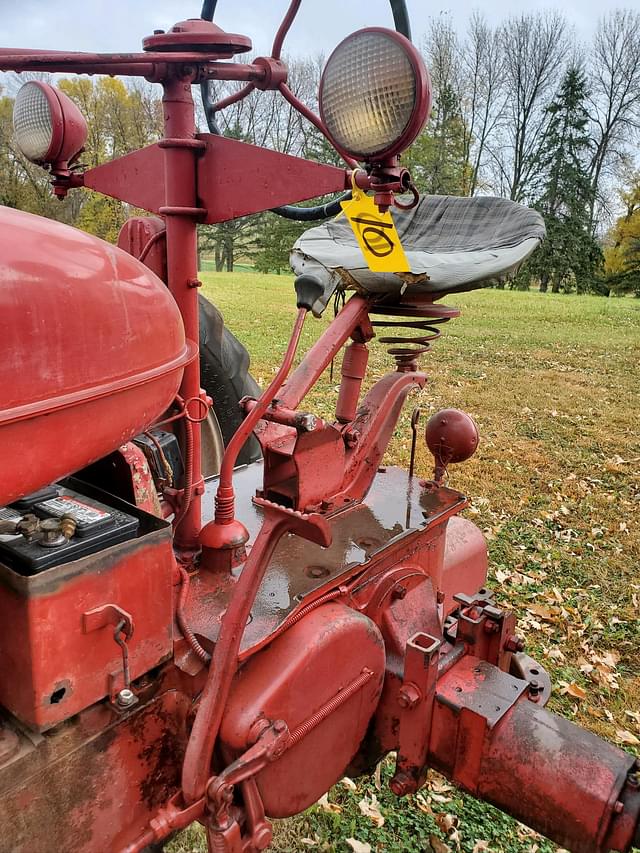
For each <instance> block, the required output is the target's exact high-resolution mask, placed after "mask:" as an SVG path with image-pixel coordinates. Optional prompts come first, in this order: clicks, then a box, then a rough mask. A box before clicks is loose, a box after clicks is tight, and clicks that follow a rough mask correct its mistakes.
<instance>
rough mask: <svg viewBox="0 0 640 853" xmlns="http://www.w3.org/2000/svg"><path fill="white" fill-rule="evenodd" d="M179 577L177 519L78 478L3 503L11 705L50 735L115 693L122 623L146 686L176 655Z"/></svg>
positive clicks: (2, 693)
mask: <svg viewBox="0 0 640 853" xmlns="http://www.w3.org/2000/svg"><path fill="white" fill-rule="evenodd" d="M70 520H71V521H70ZM58 522H60V523H58ZM16 525H20V526H19V528H18V532H16ZM20 531H23V532H20ZM62 531H63V532H64V533H65V535H62ZM24 534H26V535H24ZM44 539H48V542H47V543H46V544H43V540H44ZM174 582H175V557H174V555H173V546H172V535H171V524H170V523H169V522H167V521H165V520H164V519H162V518H157V517H156V516H154V515H151V514H150V513H147V512H144V511H143V510H141V509H140V508H139V507H137V506H135V505H133V504H130V503H128V502H126V501H124V500H122V499H120V498H117V497H115V496H113V495H111V494H107V493H105V492H102V491H101V490H99V489H97V488H95V487H94V486H92V485H89V484H87V483H84V482H82V481H80V480H78V479H74V478H69V479H68V480H65V481H63V482H62V483H61V484H57V485H54V486H51V487H48V488H46V489H42V490H41V491H39V492H37V493H35V494H32V495H29V496H28V497H27V498H23V499H22V500H20V501H17V502H16V503H13V504H11V505H10V506H7V507H3V508H1V509H0V705H2V706H3V707H4V708H5V709H6V710H7V711H9V712H10V713H11V714H13V715H14V716H15V717H17V718H18V719H19V720H20V721H21V722H22V723H23V724H26V725H27V726H29V727H30V728H33V729H36V730H38V731H45V730H47V729H49V728H51V727H52V726H55V725H57V724H59V723H61V722H63V721H64V720H67V719H69V718H70V717H72V716H74V715H75V714H77V713H78V712H80V711H83V710H84V709H86V708H89V707H90V706H91V705H93V704H95V703H96V702H99V701H101V700H103V699H105V698H108V697H111V698H113V697H114V696H115V695H116V694H117V692H118V691H119V690H121V689H122V688H123V687H125V686H127V685H126V681H125V678H126V676H125V662H124V657H123V648H122V645H121V644H120V643H119V642H118V640H122V636H121V635H118V630H119V627H118V626H120V627H122V625H127V627H128V628H130V631H129V632H128V637H127V639H126V653H127V657H128V669H129V674H130V679H131V681H132V688H133V689H134V690H135V680H136V679H138V678H140V677H141V676H142V675H144V674H145V673H147V672H149V670H151V669H153V668H154V667H156V666H158V665H159V664H160V663H162V661H164V660H166V659H167V658H168V657H170V655H171V653H172V649H173V636H172V631H173V584H174ZM123 620H124V622H123Z"/></svg>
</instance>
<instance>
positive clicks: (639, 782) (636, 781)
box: [627, 761, 640, 788]
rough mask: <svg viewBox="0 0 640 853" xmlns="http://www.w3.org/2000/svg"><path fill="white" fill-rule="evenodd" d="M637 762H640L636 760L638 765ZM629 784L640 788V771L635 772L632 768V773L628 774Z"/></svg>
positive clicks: (631, 786)
mask: <svg viewBox="0 0 640 853" xmlns="http://www.w3.org/2000/svg"><path fill="white" fill-rule="evenodd" d="M637 764H638V762H637V761H636V765H637ZM627 785H628V786H629V787H630V788H640V773H638V772H637V771H636V772H634V771H633V770H632V771H631V773H629V775H628V776H627Z"/></svg>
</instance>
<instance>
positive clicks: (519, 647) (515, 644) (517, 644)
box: [504, 634, 525, 652]
mask: <svg viewBox="0 0 640 853" xmlns="http://www.w3.org/2000/svg"><path fill="white" fill-rule="evenodd" d="M524 647H525V642H524V637H518V635H517V634H512V635H511V636H510V637H509V638H508V640H507V642H506V643H505V644H504V648H505V651H507V652H523V651H524Z"/></svg>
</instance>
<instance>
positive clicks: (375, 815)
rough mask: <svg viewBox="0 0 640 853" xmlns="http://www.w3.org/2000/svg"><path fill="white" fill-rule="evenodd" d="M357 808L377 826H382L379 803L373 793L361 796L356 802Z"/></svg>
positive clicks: (382, 820) (382, 818) (382, 819)
mask: <svg viewBox="0 0 640 853" xmlns="http://www.w3.org/2000/svg"><path fill="white" fill-rule="evenodd" d="M358 808H359V809H360V811H361V812H362V814H363V815H364V816H365V817H368V818H369V820H370V821H372V823H374V824H375V825H376V826H377V827H381V826H384V817H383V815H382V812H381V811H380V803H379V802H378V798H377V797H376V795H375V794H371V796H370V797H366V796H365V797H363V798H362V799H361V800H360V802H359V803H358Z"/></svg>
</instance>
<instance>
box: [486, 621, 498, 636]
mask: <svg viewBox="0 0 640 853" xmlns="http://www.w3.org/2000/svg"><path fill="white" fill-rule="evenodd" d="M499 630H500V626H499V625H498V623H497V622H494V621H493V619H487V620H486V622H485V623H484V632H485V634H497V633H498V631H499Z"/></svg>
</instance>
